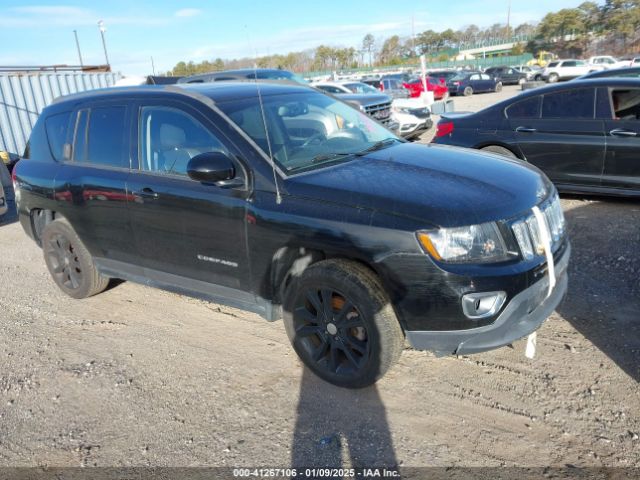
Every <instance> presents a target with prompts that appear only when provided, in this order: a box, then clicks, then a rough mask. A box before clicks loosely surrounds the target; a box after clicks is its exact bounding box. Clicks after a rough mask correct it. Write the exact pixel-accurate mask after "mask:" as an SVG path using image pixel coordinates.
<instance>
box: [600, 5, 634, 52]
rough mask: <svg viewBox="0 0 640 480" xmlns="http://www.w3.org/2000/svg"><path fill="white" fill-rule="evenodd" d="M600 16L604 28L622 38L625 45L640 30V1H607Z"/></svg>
mask: <svg viewBox="0 0 640 480" xmlns="http://www.w3.org/2000/svg"><path fill="white" fill-rule="evenodd" d="M602 16H603V20H604V26H605V28H606V29H607V30H609V31H611V32H613V33H614V34H615V35H617V36H619V37H622V39H623V41H624V43H625V45H626V43H627V40H628V38H629V37H630V36H632V35H637V34H638V31H639V30H640V0H607V1H606V2H605V4H604V7H603V9H602Z"/></svg>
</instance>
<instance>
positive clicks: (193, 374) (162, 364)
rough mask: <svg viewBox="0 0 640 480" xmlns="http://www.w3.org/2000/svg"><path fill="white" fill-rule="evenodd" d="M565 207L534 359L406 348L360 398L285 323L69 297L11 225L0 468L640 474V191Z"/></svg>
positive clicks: (135, 292) (0, 386)
mask: <svg viewBox="0 0 640 480" xmlns="http://www.w3.org/2000/svg"><path fill="white" fill-rule="evenodd" d="M514 90H515V89H513V88H509V89H506V91H505V92H503V93H502V94H500V95H496V94H487V95H477V96H474V97H471V98H470V99H464V98H463V99H456V107H457V108H458V109H473V108H478V107H479V106H481V104H485V105H486V104H488V103H489V102H493V101H495V100H496V99H497V98H499V96H501V97H505V96H508V95H509V94H512V93H513V91H514ZM563 206H564V209H565V212H566V216H567V220H568V223H569V227H570V234H571V238H572V242H573V249H574V250H573V258H572V263H571V266H570V275H571V279H570V282H571V285H570V292H569V295H568V298H567V299H566V301H565V302H564V303H563V304H562V305H561V307H560V308H559V309H558V311H557V312H556V313H555V314H554V315H553V316H552V317H551V318H550V319H549V320H548V321H547V322H546V323H545V324H544V325H543V327H542V328H541V330H540V331H539V335H538V355H537V356H536V358H535V359H534V360H528V359H527V358H525V357H524V342H523V341H520V342H517V343H515V344H514V345H513V348H510V347H505V348H502V349H500V350H497V351H493V352H489V353H485V354H480V355H474V356H469V357H460V358H454V357H450V358H441V359H436V358H434V357H433V356H431V355H429V354H427V353H423V352H416V351H412V350H406V351H405V352H404V355H403V357H402V359H401V362H400V364H399V365H397V366H396V367H395V368H394V369H393V370H392V371H391V372H390V373H389V374H388V375H387V376H386V377H385V378H384V379H383V380H382V381H381V382H379V383H378V384H377V385H376V386H375V387H371V388H368V389H365V390H360V391H348V390H342V389H338V388H335V387H332V386H330V385H328V384H326V383H323V382H322V381H320V380H318V379H317V378H315V377H314V376H313V375H312V374H310V373H309V372H307V371H305V370H304V369H303V368H302V366H301V364H300V362H299V361H298V360H297V357H296V356H295V354H294V353H293V351H292V349H291V347H290V346H289V342H288V340H287V338H286V335H285V333H284V329H283V326H282V324H281V323H273V324H271V323H267V322H265V321H264V320H262V319H260V318H258V317H256V316H254V315H251V314H247V313H245V312H241V311H237V310H232V309H228V308H225V307H220V306H218V305H213V304H207V303H204V302H201V301H197V300H193V299H189V298H185V297H181V296H178V295H174V294H170V293H165V292H162V291H159V290H153V289H150V288H146V287H143V286H139V285H135V284H133V283H122V284H119V285H117V286H115V287H114V288H112V289H110V290H109V291H107V292H105V293H104V294H101V295H98V296H96V297H93V298H91V299H88V300H83V301H76V300H72V299H70V298H68V297H66V296H64V295H63V294H62V293H61V292H60V291H58V289H57V287H56V286H55V285H54V283H53V281H51V280H50V278H49V275H48V273H47V271H46V268H45V265H44V262H43V260H42V255H41V252H40V250H39V249H38V248H37V247H36V246H35V245H34V244H33V243H32V242H31V241H30V240H28V239H27V237H26V236H25V234H24V233H23V232H22V230H21V228H20V226H19V225H18V224H16V223H13V224H9V225H5V226H2V227H0V245H1V246H2V255H1V257H0V466H36V465H40V466H42V465H48V466H93V465H98V466H128V465H136V466H145V465H152V466H203V465H207V466H240V467H246V466H259V465H267V466H274V467H285V466H290V465H298V466H301V465H302V466H324V465H331V466H337V465H345V466H346V465H356V466H371V465H382V464H386V465H400V466H543V465H554V466H565V465H575V466H636V467H639V466H640V440H639V439H638V435H640V389H639V387H638V382H639V381H640V313H639V312H640V281H639V278H640V275H639V274H640V248H639V245H640V202H638V201H620V200H611V199H586V198H567V197H565V198H563Z"/></svg>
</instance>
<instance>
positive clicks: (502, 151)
mask: <svg viewBox="0 0 640 480" xmlns="http://www.w3.org/2000/svg"><path fill="white" fill-rule="evenodd" d="M480 150H482V151H484V152H491V153H495V154H497V155H502V156H503V157H508V158H518V157H516V156H515V154H514V153H513V152H512V151H511V150H509V149H508V148H505V147H501V146H500V145H487V146H486V147H482V148H481V149H480Z"/></svg>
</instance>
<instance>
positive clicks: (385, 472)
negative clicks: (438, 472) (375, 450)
mask: <svg viewBox="0 0 640 480" xmlns="http://www.w3.org/2000/svg"><path fill="white" fill-rule="evenodd" d="M233 476H234V477H235V478H243V477H247V478H248V477H254V478H330V479H331V478H400V472H399V471H398V470H395V469H389V468H359V469H355V468H304V469H302V468H234V469H233Z"/></svg>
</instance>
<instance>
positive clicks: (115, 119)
mask: <svg viewBox="0 0 640 480" xmlns="http://www.w3.org/2000/svg"><path fill="white" fill-rule="evenodd" d="M126 115H127V108H126V107H125V106H120V105H113V106H112V105H110V106H100V107H94V108H91V109H85V110H80V111H79V112H78V116H77V122H76V132H75V136H74V139H75V141H74V148H73V151H74V160H75V161H77V162H82V163H91V164H95V165H103V166H107V167H118V168H128V167H129V161H128V159H127V157H126V148H125V147H126V138H127V131H126Z"/></svg>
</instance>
